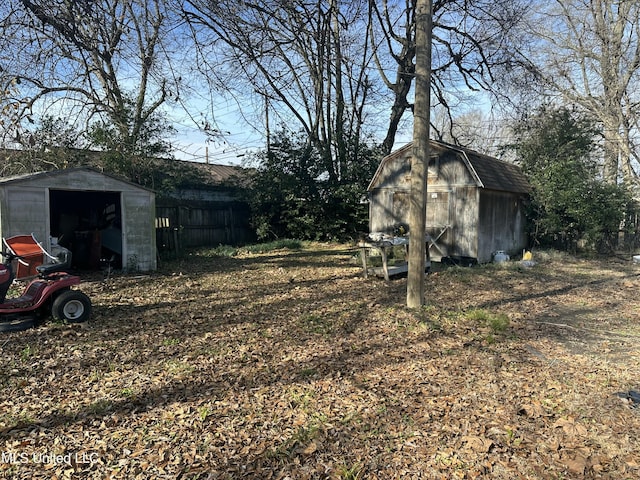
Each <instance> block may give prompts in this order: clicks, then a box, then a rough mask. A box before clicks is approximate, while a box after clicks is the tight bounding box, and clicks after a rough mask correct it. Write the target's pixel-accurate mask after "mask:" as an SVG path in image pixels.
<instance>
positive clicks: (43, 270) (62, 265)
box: [36, 248, 71, 275]
mask: <svg viewBox="0 0 640 480" xmlns="http://www.w3.org/2000/svg"><path fill="white" fill-rule="evenodd" d="M51 258H52V259H53V263H48V264H46V265H39V266H37V267H36V271H37V272H38V273H39V274H40V275H47V274H49V273H53V272H66V271H67V270H69V269H70V268H71V252H70V251H69V250H67V249H66V248H60V251H59V252H58V254H57V255H56V256H55V257H51Z"/></svg>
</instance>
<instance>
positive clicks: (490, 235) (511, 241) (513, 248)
mask: <svg viewBox="0 0 640 480" xmlns="http://www.w3.org/2000/svg"><path fill="white" fill-rule="evenodd" d="M478 227H479V228H478V257H477V258H478V261H479V262H481V263H484V262H490V261H492V259H493V253H494V252H496V251H497V250H504V251H506V252H507V253H509V254H511V255H514V254H517V253H520V252H521V251H522V249H523V248H525V247H526V245H527V238H526V234H525V216H524V212H523V203H522V198H521V196H520V195H518V194H513V193H508V192H497V191H493V190H482V191H481V192H480V215H479V226H478Z"/></svg>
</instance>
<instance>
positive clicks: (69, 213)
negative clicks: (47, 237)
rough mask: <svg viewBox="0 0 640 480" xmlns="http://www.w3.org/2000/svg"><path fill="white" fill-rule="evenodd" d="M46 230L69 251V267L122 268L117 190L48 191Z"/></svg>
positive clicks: (120, 216) (119, 204) (120, 219)
mask: <svg viewBox="0 0 640 480" xmlns="http://www.w3.org/2000/svg"><path fill="white" fill-rule="evenodd" d="M49 212H50V216H49V218H50V219H51V224H50V233H51V237H53V241H56V240H57V243H58V245H60V246H62V247H64V248H66V249H68V250H70V251H71V253H72V266H73V267H75V268H78V269H91V270H94V269H99V268H100V267H101V266H107V265H110V266H111V267H113V268H122V208H121V199H120V192H102V191H77V190H74V191H71V190H53V189H51V190H49Z"/></svg>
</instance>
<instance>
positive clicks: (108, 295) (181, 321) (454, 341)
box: [0, 245, 640, 479]
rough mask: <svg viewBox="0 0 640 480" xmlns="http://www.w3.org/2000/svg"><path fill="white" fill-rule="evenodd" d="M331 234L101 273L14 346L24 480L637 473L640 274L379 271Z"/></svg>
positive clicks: (12, 469) (12, 424)
mask: <svg viewBox="0 0 640 480" xmlns="http://www.w3.org/2000/svg"><path fill="white" fill-rule="evenodd" d="M354 253H355V252H354V251H352V250H349V249H346V248H344V247H342V246H321V245H315V246H314V247H313V248H309V249H306V250H303V251H293V252H292V251H281V252H272V253H268V254H262V255H248V256H243V257H236V258H211V257H208V256H207V255H205V254H201V255H193V256H191V257H190V258H188V259H187V260H184V261H182V262H176V263H173V264H169V265H164V266H163V269H162V272H160V273H157V274H153V275H139V276H135V275H131V276H119V277H114V278H112V279H110V280H109V281H107V282H103V281H99V280H97V279H96V280H95V281H91V282H88V283H86V284H85V285H83V290H84V291H85V292H86V293H88V294H89V295H90V296H91V298H92V300H93V302H94V309H95V312H94V318H93V320H92V321H91V322H90V323H89V324H88V325H86V326H64V325H55V324H51V323H48V324H46V325H44V326H42V327H39V328H38V329H35V330H30V331H25V332H19V333H12V334H7V335H5V336H3V337H2V338H1V339H0V346H1V347H2V350H1V351H2V356H3V358H4V360H5V363H4V368H3V369H2V371H0V387H2V390H1V393H0V452H2V458H1V459H0V476H2V477H3V478H53V477H54V476H56V477H57V478H127V479H131V478H141V479H142V478H191V479H195V478H203V479H204V478H216V479H218V478H230V479H235V478H256V479H268V478H282V479H284V478H291V479H304V478H344V479H349V478H351V479H355V478H361V479H364V478H371V479H391V478H483V477H490V478H498V479H500V478H504V479H512V478H611V479H613V478H616V479H618V478H635V477H637V476H639V475H640V465H639V462H640V461H639V460H638V459H639V458H640V447H639V446H638V442H637V440H636V433H637V431H638V429H639V427H640V415H639V410H640V409H638V408H633V406H634V403H633V401H632V399H633V397H631V396H627V397H623V396H620V395H618V394H619V393H624V392H630V391H634V392H637V391H638V389H639V387H640V375H639V374H640V360H639V359H640V355H639V353H640V352H639V350H640V298H639V295H638V292H639V291H640V276H639V274H640V269H639V268H638V266H637V265H633V264H632V263H631V262H620V261H611V260H589V261H587V260H580V259H575V258H571V257H565V256H550V255H538V256H537V257H536V261H537V265H536V266H534V267H531V268H525V267H522V266H520V265H519V264H517V263H515V262H510V263H508V264H500V265H487V266H481V267H474V268H470V269H469V268H467V269H463V268H450V269H446V270H442V271H439V272H436V273H434V274H432V275H430V276H429V277H428V278H427V299H428V305H426V306H425V307H424V308H423V309H420V310H417V311H410V310H407V309H406V308H405V307H404V302H405V297H406V280H405V279H398V280H395V281H391V282H389V283H385V282H384V281H382V280H379V279H372V278H370V279H367V280H365V279H363V278H362V276H361V271H360V266H359V262H358V261H357V259H355V258H354Z"/></svg>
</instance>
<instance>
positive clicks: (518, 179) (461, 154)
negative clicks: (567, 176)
mask: <svg viewBox="0 0 640 480" xmlns="http://www.w3.org/2000/svg"><path fill="white" fill-rule="evenodd" d="M412 147H413V143H408V144H407V145H405V146H403V147H402V148H400V149H398V150H396V151H395V152H392V153H390V154H389V155H387V156H386V157H384V158H383V159H382V161H381V162H380V165H379V166H378V170H376V173H375V175H374V176H373V179H372V180H371V183H370V184H369V188H368V190H372V189H373V188H375V186H376V184H377V181H378V179H379V177H380V174H381V172H382V170H383V168H384V166H385V165H386V164H387V163H390V162H392V161H394V160H397V159H398V158H401V157H405V156H408V157H409V158H410V156H411V148H412ZM430 147H431V150H432V152H434V153H437V154H438V155H441V154H443V153H445V152H448V151H450V152H454V153H455V154H456V155H457V156H458V158H460V159H461V160H462V162H463V163H464V164H465V166H466V167H467V169H468V170H469V173H470V174H471V176H472V177H473V178H474V180H475V182H476V185H477V186H478V187H480V188H486V189H489V190H498V191H504V192H514V193H529V192H530V191H531V186H530V185H529V182H528V181H527V178H526V177H525V176H524V174H523V173H522V170H521V169H520V167H518V166H517V165H514V164H512V163H508V162H504V161H502V160H498V159H497V158H493V157H490V156H488V155H484V154H482V153H479V152H476V151H474V150H471V149H468V148H464V147H458V146H456V145H451V144H448V143H445V142H441V141H438V140H431V141H430Z"/></svg>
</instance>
